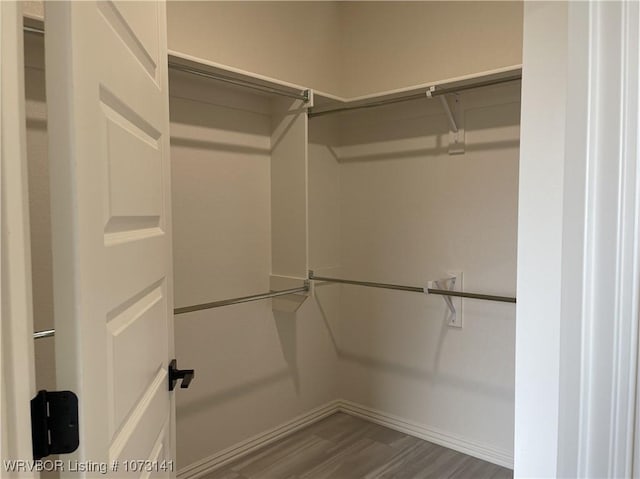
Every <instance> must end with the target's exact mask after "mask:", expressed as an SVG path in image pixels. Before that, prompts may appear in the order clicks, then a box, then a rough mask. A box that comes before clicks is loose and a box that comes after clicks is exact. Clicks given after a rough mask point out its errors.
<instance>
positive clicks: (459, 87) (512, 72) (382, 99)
mask: <svg viewBox="0 0 640 479" xmlns="http://www.w3.org/2000/svg"><path fill="white" fill-rule="evenodd" d="M521 79H522V65H514V66H510V67H506V68H501V69H499V70H491V71H487V72H482V73H478V74H474V75H467V76H463V77H457V78H450V79H448V80H443V81H439V82H434V83H427V84H423V85H416V86H412V87H407V88H402V89H399V90H392V91H388V92H382V93H378V94H375V95H367V96H361V97H356V98H350V99H346V98H339V97H336V96H334V95H329V94H325V93H321V92H318V91H316V92H315V97H316V103H315V106H314V108H311V109H310V110H309V118H313V117H317V116H322V115H328V114H330V113H339V112H344V111H351V110H360V109H364V108H374V107H378V106H383V105H389V104H392V103H400V102H405V101H411V100H418V99H424V98H433V97H437V96H443V95H447V94H450V93H458V92H461V91H465V90H471V89H474V88H480V87H485V86H491V85H499V84H502V83H507V82H513V81H519V80H521Z"/></svg>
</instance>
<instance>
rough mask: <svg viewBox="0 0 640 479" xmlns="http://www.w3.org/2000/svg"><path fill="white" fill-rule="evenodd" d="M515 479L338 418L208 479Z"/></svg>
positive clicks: (484, 464)
mask: <svg viewBox="0 0 640 479" xmlns="http://www.w3.org/2000/svg"><path fill="white" fill-rule="evenodd" d="M511 477H513V471H511V470H510V469H506V468H504V467H500V466H496V465H495V464H491V463H489V462H485V461H482V460H480V459H476V458H474V457H471V456H467V455H466V454H462V453H459V452H456V451H452V450H451V449H447V448H444V447H441V446H437V445H435V444H432V443H430V442H427V441H423V440H421V439H417V438H415V437H411V436H407V435H406V434H403V433H400V432H397V431H393V430H391V429H388V428H386V427H383V426H379V425H377V424H373V423H370V422H368V421H364V420H362V419H358V418H355V417H352V416H349V415H347V414H343V413H337V414H334V415H332V416H329V417H328V418H326V419H323V420H322V421H320V422H317V423H315V424H313V425H311V426H309V427H308V428H305V429H302V430H300V431H298V432H296V433H295V434H293V435H291V436H289V437H286V438H284V439H282V440H280V441H277V442H275V443H273V444H270V445H268V446H266V447H265V448H263V449H261V450H259V451H255V452H253V453H251V454H249V455H247V456H245V457H243V458H241V459H239V460H238V461H236V462H233V463H230V464H228V465H226V466H225V467H224V468H222V469H219V470H218V471H215V472H213V473H211V474H209V475H207V476H204V479H252V478H255V479H294V478H295V479H359V478H366V479H373V478H384V479H390V478H398V479H400V478H403V479H405V478H406V479H409V478H458V479H463V478H464V479H484V478H511Z"/></svg>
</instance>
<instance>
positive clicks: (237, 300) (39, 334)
mask: <svg viewBox="0 0 640 479" xmlns="http://www.w3.org/2000/svg"><path fill="white" fill-rule="evenodd" d="M308 291H309V284H308V283H307V282H305V285H304V286H301V287H299V288H292V289H284V290H282V291H270V292H268V293H262V294H254V295H251V296H242V297H240V298H232V299H224V300H222V301H213V302H211V303H204V304H196V305H194V306H185V307H183V308H176V309H174V310H173V314H183V313H190V312H192V311H200V310H203V309H210V308H219V307H220V306H229V305H231V304H239V303H248V302H249V301H258V300H260V299H269V298H275V297H277V296H285V295H287V294H294V293H306V292H308ZM55 334H56V330H55V329H47V330H44V331H36V332H35V333H33V339H41V338H49V337H51V336H54V335H55Z"/></svg>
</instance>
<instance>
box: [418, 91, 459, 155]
mask: <svg viewBox="0 0 640 479" xmlns="http://www.w3.org/2000/svg"><path fill="white" fill-rule="evenodd" d="M435 91H436V87H435V86H432V87H430V88H429V89H428V90H427V97H428V98H434V93H435ZM437 96H438V97H440V104H441V105H442V108H443V109H444V112H445V114H446V115H447V120H449V154H450V155H460V154H463V153H464V112H463V110H462V106H461V105H460V97H459V96H458V95H457V94H454V95H453V108H452V107H451V105H449V100H448V99H447V96H446V95H442V94H441V95H437Z"/></svg>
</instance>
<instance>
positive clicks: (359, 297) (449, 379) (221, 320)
mask: <svg viewBox="0 0 640 479" xmlns="http://www.w3.org/2000/svg"><path fill="white" fill-rule="evenodd" d="M34 30H36V31H33V30H31V29H30V30H29V31H26V32H25V52H26V65H25V66H26V86H27V88H26V94H27V130H28V137H27V140H28V155H29V180H30V190H31V196H30V198H31V231H32V241H33V253H32V254H33V265H34V266H33V277H34V305H36V311H35V321H36V329H37V330H38V331H43V332H42V333H41V334H40V336H41V338H39V339H38V340H37V341H36V359H37V374H38V388H47V387H50V388H53V387H54V386H53V385H54V384H55V373H54V370H53V364H54V361H53V341H52V340H51V338H50V337H51V336H52V335H53V330H52V328H53V318H52V317H51V311H52V307H51V303H52V285H51V247H50V223H49V216H48V176H47V171H48V167H47V165H46V101H45V98H44V61H43V42H42V35H41V34H39V33H38V32H37V30H38V27H37V25H36V27H35V28H34ZM168 61H169V65H170V68H169V80H170V98H169V105H170V121H171V163H172V179H171V181H172V184H171V189H172V208H173V211H172V221H173V256H174V288H175V291H174V297H175V313H176V320H175V348H176V355H177V356H178V357H179V358H180V359H179V360H180V363H182V364H185V365H186V364H188V365H190V367H193V368H195V370H196V371H197V375H196V378H195V379H194V381H193V383H192V384H191V387H190V389H189V391H188V393H184V394H178V395H176V401H177V421H176V428H177V431H176V438H177V458H178V470H179V471H180V475H181V477H197V476H198V475H201V474H203V473H205V472H206V471H210V470H214V469H215V468H216V467H219V466H221V465H224V464H226V463H228V462H229V461H230V460H232V459H234V458H237V457H241V455H242V454H245V453H246V452H250V451H253V450H255V449H256V448H258V447H260V446H261V445H264V444H268V443H269V442H271V441H273V440H275V439H278V438H281V437H284V436H285V435H286V434H288V433H290V432H293V431H295V430H297V429H299V428H301V427H303V426H305V425H308V424H311V423H313V422H314V421H316V420H318V419H320V418H323V417H326V416H328V415H330V414H333V413H335V412H336V411H343V412H346V413H348V414H352V415H355V416H359V417H362V418H365V419H367V420H370V421H373V422H377V423H379V424H384V425H386V426H388V427H391V428H395V429H397V430H400V431H403V432H407V433H409V434H411V435H414V436H416V437H421V438H423V439H427V440H429V441H432V442H435V443H437V444H441V445H444V446H446V447H450V448H452V449H455V450H457V451H461V452H465V453H467V454H470V455H473V456H476V457H480V458H482V459H484V460H487V461H490V462H493V463H495V464H499V465H502V466H506V467H512V465H513V453H512V450H513V416H514V414H513V409H514V397H513V391H514V356H515V339H514V338H515V307H514V305H513V303H514V302H515V300H516V299H515V289H516V288H515V281H516V239H517V206H518V205H517V198H518V153H519V121H520V82H519V78H520V70H519V69H517V68H515V69H505V70H503V71H494V72H489V73H482V74H478V75H472V76H469V77H465V78H458V79H454V80H448V81H443V82H438V83H432V84H428V85H420V86H417V87H414V88H407V89H404V90H403V91H394V92H387V93H381V94H378V95H372V96H370V97H366V98H362V99H359V100H353V101H345V100H343V99H340V98H338V97H335V96H332V95H329V94H326V93H321V92H317V91H313V90H312V89H311V88H307V87H305V86H299V85H293V84H289V83H286V82H282V81H278V80H274V79H271V78H267V77H264V76H260V75H256V74H252V73H249V72H244V71H240V70H237V69H233V68H229V67H225V66H223V65H219V64H215V63H213V62H210V61H207V60H204V59H199V58H196V57H193V56H190V55H186V54H182V53H178V52H172V53H171V54H170V55H169V59H168ZM465 296H466V297H465ZM47 385H48V386H47Z"/></svg>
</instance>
